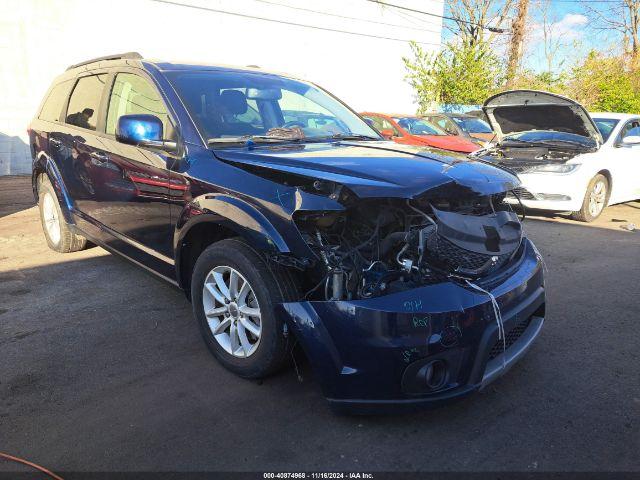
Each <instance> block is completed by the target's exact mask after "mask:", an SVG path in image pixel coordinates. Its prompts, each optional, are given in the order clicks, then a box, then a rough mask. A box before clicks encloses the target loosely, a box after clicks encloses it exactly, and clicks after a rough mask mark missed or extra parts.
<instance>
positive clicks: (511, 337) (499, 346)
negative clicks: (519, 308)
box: [489, 317, 532, 360]
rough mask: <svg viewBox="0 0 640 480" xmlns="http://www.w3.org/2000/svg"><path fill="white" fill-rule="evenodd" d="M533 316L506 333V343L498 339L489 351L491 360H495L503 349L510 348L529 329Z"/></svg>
mask: <svg viewBox="0 0 640 480" xmlns="http://www.w3.org/2000/svg"><path fill="white" fill-rule="evenodd" d="M531 318H532V317H527V318H526V319H524V320H522V321H521V322H520V323H518V324H517V325H516V326H515V327H513V328H512V329H511V330H509V332H508V333H507V334H506V335H505V339H504V340H505V341H504V345H503V343H502V340H501V339H498V340H496V343H494V344H493V347H492V348H491V351H490V352H489V360H493V359H494V358H496V357H497V356H498V355H500V354H501V353H502V352H503V350H505V351H506V350H508V349H509V347H511V346H512V345H513V344H514V343H516V341H517V340H518V339H519V338H520V337H521V336H522V334H523V333H524V331H525V330H526V329H527V327H528V326H529V324H530V323H531Z"/></svg>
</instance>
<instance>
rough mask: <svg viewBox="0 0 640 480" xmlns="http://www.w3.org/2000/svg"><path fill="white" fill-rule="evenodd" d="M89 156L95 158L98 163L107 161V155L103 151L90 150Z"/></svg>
mask: <svg viewBox="0 0 640 480" xmlns="http://www.w3.org/2000/svg"><path fill="white" fill-rule="evenodd" d="M89 156H90V157H91V158H93V159H94V160H96V161H97V162H98V163H106V162H108V161H109V155H107V154H106V153H104V152H91V153H90V154H89Z"/></svg>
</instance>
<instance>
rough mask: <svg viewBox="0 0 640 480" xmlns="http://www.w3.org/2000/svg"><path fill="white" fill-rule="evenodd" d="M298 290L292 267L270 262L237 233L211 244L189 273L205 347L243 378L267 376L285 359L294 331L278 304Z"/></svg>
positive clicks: (194, 312) (277, 368)
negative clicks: (277, 312)
mask: <svg viewBox="0 0 640 480" xmlns="http://www.w3.org/2000/svg"><path fill="white" fill-rule="evenodd" d="M232 275H233V279H232ZM234 279H235V280H234ZM245 283H246V286H245ZM296 295H297V289H296V287H295V284H294V283H293V281H292V278H291V276H290V274H289V273H288V272H286V271H284V270H283V269H282V268H280V267H277V266H273V267H272V268H270V267H269V265H267V263H266V261H265V259H264V258H263V257H262V256H261V255H259V254H258V253H257V252H256V251H255V250H253V249H252V248H251V247H250V246H249V245H247V244H246V243H245V242H244V241H242V240H239V239H227V240H222V241H220V242H216V243H214V244H212V245H209V246H208V247H207V248H206V249H205V250H204V251H203V252H202V253H201V254H200V256H199V257H198V260H197V261H196V264H195V267H194V270H193V274H192V278H191V299H192V306H193V314H194V316H195V318H196V320H197V321H198V325H199V327H200V331H201V333H202V336H203V338H204V341H205V343H206V345H207V347H208V348H209V350H210V351H211V353H212V354H213V356H214V357H216V359H217V360H218V361H219V362H220V363H221V364H222V365H223V366H224V367H225V368H227V369H228V370H231V371H232V372H234V373H236V374H237V375H239V376H240V377H244V378H262V377H266V376H268V375H270V374H272V373H275V372H276V371H278V370H279V369H280V368H282V367H283V365H284V364H285V362H286V360H287V357H288V354H289V353H290V351H291V344H292V342H291V334H290V333H289V332H287V331H286V329H285V324H284V322H283V321H282V320H281V319H280V318H278V317H277V316H276V315H275V312H274V306H275V305H276V304H277V303H281V302H286V301H291V300H294V299H296Z"/></svg>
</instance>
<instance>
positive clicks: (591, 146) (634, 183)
mask: <svg viewBox="0 0 640 480" xmlns="http://www.w3.org/2000/svg"><path fill="white" fill-rule="evenodd" d="M484 110H485V112H486V114H487V117H488V118H489V121H490V122H491V125H492V127H493V129H494V131H495V132H496V134H497V139H498V143H497V145H496V146H495V147H492V148H489V149H486V150H481V151H479V152H477V153H476V155H478V156H480V157H482V158H484V159H486V160H489V161H492V162H494V163H497V164H499V165H502V166H505V167H508V168H510V169H511V170H512V171H514V172H516V173H517V174H518V176H519V177H520V180H521V181H522V186H521V187H520V188H518V189H516V190H515V194H516V195H517V197H518V199H519V201H521V202H522V203H523V204H524V205H525V206H526V207H529V208H539V209H543V210H553V211H569V212H572V217H573V218H574V219H576V220H580V221H584V222H591V221H593V220H595V219H596V218H598V216H599V215H600V214H601V213H602V210H603V209H604V208H605V207H606V206H607V205H610V204H614V203H620V202H626V201H630V200H635V199H637V198H640V115H627V114H616V113H594V114H592V115H589V114H588V113H587V111H586V110H585V109H584V107H582V105H580V104H578V103H576V102H575V101H573V100H571V99H569V98H566V97H563V96H560V95H555V94H552V93H547V92H539V91H533V90H515V91H509V92H504V93H500V94H498V95H495V96H493V97H491V98H489V99H488V100H487V101H486V102H485V104H484Z"/></svg>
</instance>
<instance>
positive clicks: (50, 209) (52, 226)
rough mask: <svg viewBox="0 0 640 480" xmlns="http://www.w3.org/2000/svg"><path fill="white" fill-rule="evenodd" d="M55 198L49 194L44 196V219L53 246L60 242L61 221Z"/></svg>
mask: <svg viewBox="0 0 640 480" xmlns="http://www.w3.org/2000/svg"><path fill="white" fill-rule="evenodd" d="M53 202H54V200H53V197H52V196H51V194H50V193H49V192H47V193H45V194H44V197H43V199H42V218H43V221H44V227H45V228H46V229H47V235H49V239H50V240H51V242H52V243H53V244H56V245H57V244H58V242H60V219H59V218H58V210H57V209H56V205H55V203H53Z"/></svg>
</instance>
